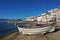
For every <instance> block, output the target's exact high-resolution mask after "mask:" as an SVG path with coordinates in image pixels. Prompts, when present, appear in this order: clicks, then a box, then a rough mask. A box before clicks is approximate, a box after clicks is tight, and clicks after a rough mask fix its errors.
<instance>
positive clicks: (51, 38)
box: [0, 29, 60, 40]
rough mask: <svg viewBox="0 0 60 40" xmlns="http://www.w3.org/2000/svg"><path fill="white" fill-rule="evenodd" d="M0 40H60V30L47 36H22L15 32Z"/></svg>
mask: <svg viewBox="0 0 60 40" xmlns="http://www.w3.org/2000/svg"><path fill="white" fill-rule="evenodd" d="M0 40H60V29H57V30H56V31H55V32H53V33H47V34H45V35H40V34H37V35H22V34H20V33H19V32H14V33H11V34H9V35H6V36H5V37H2V38H1V39H0Z"/></svg>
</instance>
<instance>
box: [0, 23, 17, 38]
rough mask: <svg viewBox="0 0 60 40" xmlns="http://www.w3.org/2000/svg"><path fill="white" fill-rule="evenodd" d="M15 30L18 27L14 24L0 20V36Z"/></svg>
mask: <svg viewBox="0 0 60 40" xmlns="http://www.w3.org/2000/svg"><path fill="white" fill-rule="evenodd" d="M15 31H18V28H17V26H16V25H15V24H13V23H8V22H0V37H1V36H4V35H7V34H9V33H11V32H15Z"/></svg>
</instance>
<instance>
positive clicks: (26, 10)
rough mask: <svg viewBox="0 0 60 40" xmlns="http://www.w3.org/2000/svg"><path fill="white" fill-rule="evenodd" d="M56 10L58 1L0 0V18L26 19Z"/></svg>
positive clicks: (58, 4)
mask: <svg viewBox="0 0 60 40" xmlns="http://www.w3.org/2000/svg"><path fill="white" fill-rule="evenodd" d="M44 6H45V8H46V11H48V10H50V9H53V8H58V7H59V6H60V0H0V18H10V19H16V18H26V17H29V16H37V15H39V14H41V13H43V12H44Z"/></svg>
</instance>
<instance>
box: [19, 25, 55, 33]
mask: <svg viewBox="0 0 60 40" xmlns="http://www.w3.org/2000/svg"><path fill="white" fill-rule="evenodd" d="M18 30H19V32H20V33H21V34H44V33H46V32H53V31H54V30H55V28H54V27H51V26H49V27H42V28H21V27H18Z"/></svg>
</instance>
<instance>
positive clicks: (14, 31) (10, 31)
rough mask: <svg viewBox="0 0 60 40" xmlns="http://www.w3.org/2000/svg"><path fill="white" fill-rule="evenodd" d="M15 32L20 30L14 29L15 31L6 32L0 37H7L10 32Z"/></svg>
mask: <svg viewBox="0 0 60 40" xmlns="http://www.w3.org/2000/svg"><path fill="white" fill-rule="evenodd" d="M14 32H18V30H13V31H10V32H7V33H6V34H3V35H1V36H0V39H1V38H3V37H5V36H8V35H10V34H12V33H14Z"/></svg>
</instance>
